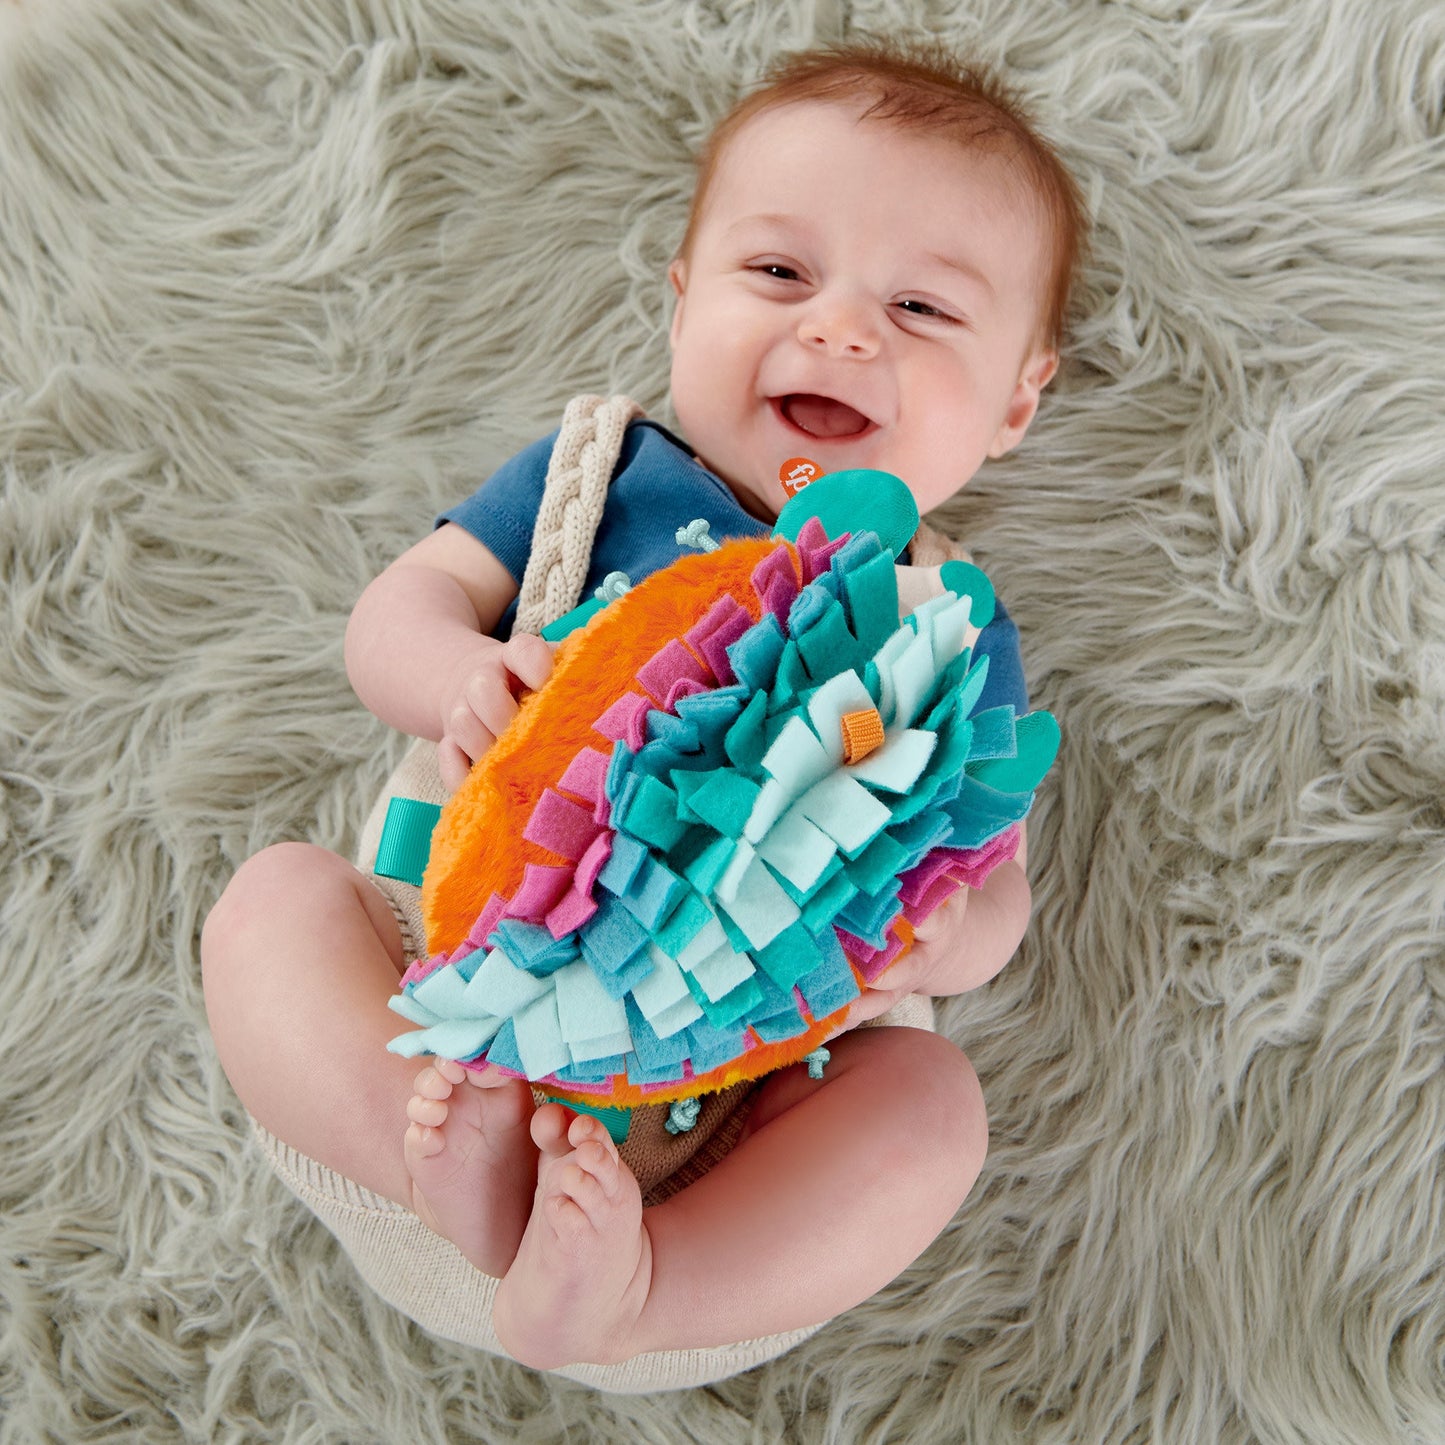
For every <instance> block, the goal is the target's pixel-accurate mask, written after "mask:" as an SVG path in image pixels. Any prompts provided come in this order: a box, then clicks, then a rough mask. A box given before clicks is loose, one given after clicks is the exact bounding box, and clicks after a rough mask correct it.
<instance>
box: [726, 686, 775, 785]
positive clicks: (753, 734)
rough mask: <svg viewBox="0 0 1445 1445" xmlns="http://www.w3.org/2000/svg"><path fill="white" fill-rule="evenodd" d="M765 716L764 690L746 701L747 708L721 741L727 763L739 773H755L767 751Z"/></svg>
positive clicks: (765, 700) (765, 699)
mask: <svg viewBox="0 0 1445 1445" xmlns="http://www.w3.org/2000/svg"><path fill="white" fill-rule="evenodd" d="M767 715H768V694H767V691H766V689H764V690H763V691H761V692H755V693H754V694H753V695H752V697H751V698H749V699H748V704H747V706H746V707H745V708H744V709H743V710H742V712H741V714H740V715H739V716H738V720H737V721H736V722H735V723H734V724H733V725H732V727H730V728H729V729H728V731H727V735H726V737H725V738H724V739H723V751H724V752H725V753H726V754H727V757H728V761H729V762H730V763H731V764H732V765H733V766H734V767H735V768H737V769H738V770H739V771H741V772H744V773H752V772H756V771H757V769H758V767H759V765H760V764H761V763H762V760H763V754H764V753H765V752H766V751H767V741H766V736H765V732H764V727H765V724H766V722H767Z"/></svg>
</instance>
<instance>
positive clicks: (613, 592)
mask: <svg viewBox="0 0 1445 1445" xmlns="http://www.w3.org/2000/svg"><path fill="white" fill-rule="evenodd" d="M630 591H632V578H630V577H629V576H628V575H627V573H626V572H609V573H608V574H607V575H606V576H605V577H604V578H603V579H602V581H601V582H600V583H599V584H598V587H597V590H596V591H595V592H594V593H593V594H592V595H593V596H594V597H595V598H596V599H597V600H598V601H599V602H600V603H602V604H603V606H606V605H607V603H609V602H616V601H617V599H618V598H619V597H621V596H622V594H623V593H624V592H630Z"/></svg>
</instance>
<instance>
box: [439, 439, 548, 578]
mask: <svg viewBox="0 0 1445 1445" xmlns="http://www.w3.org/2000/svg"><path fill="white" fill-rule="evenodd" d="M556 440H557V433H556V432H555V431H554V432H552V433H551V435H550V436H544V437H543V438H542V439H541V440H540V441H536V442H533V443H532V445H531V446H529V447H528V448H527V449H526V451H522V452H518V453H517V455H516V456H514V457H510V458H509V459H508V460H507V461H505V462H503V463H502V465H501V466H499V467H498V468H497V470H496V471H494V472H493V473H492V475H491V476H490V477H488V478H487V480H486V481H485V482H483V483H482V485H481V486H480V487H478V488H477V490H476V491H475V492H473V493H472V494H471V496H470V497H468V498H467V499H466V500H465V501H464V502H458V503H457V505H456V506H454V507H449V508H448V509H447V510H446V511H445V512H442V513H441V514H440V515H439V516H438V517H437V519H436V522H435V523H434V525H435V526H437V527H440V526H441V524H442V523H443V522H455V523H456V524H457V526H459V527H462V528H465V529H466V530H467V531H468V532H470V533H471V534H472V536H474V537H475V538H476V539H477V541H479V542H480V543H482V545H483V546H485V547H486V548H487V549H488V550H489V551H490V552H491V553H492V554H493V555H494V556H495V557H496V559H497V560H498V561H499V562H500V563H501V564H502V566H504V567H505V568H506V569H507V571H508V572H510V573H511V574H512V577H513V579H514V580H515V582H516V583H517V586H518V587H520V586H521V585H522V577H523V575H524V574H525V573H526V570H527V558H528V557H529V556H530V555H531V552H532V529H533V528H534V527H535V526H536V525H537V512H538V510H539V508H540V507H541V505H542V493H543V491H544V489H545V487H546V484H547V466H548V463H549V462H550V461H551V458H552V444H553V443H554V442H555V441H556Z"/></svg>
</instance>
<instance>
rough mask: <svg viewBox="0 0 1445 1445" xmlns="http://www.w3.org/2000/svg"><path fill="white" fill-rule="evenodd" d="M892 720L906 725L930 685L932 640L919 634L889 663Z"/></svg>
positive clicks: (925, 696) (932, 677) (911, 720)
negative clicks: (890, 667) (895, 659)
mask: <svg viewBox="0 0 1445 1445" xmlns="http://www.w3.org/2000/svg"><path fill="white" fill-rule="evenodd" d="M892 676H893V719H892V721H893V724H894V725H895V726H899V727H909V726H910V725H911V724H912V722H913V720H914V718H916V717H917V716H918V711H919V709H920V708H921V707H922V706H923V704H924V702H925V701H926V700H927V698H928V694H929V692H930V690H931V689H932V686H933V679H934V667H933V644H932V642H931V641H930V640H929V638H928V637H927V635H926V634H920V635H919V636H917V637H915V638H914V639H913V641H912V642H910V643H909V644H908V646H907V647H906V648H905V649H904V650H903V653H902V655H901V656H900V657H899V658H898V660H897V661H896V662H894V664H893V671H892Z"/></svg>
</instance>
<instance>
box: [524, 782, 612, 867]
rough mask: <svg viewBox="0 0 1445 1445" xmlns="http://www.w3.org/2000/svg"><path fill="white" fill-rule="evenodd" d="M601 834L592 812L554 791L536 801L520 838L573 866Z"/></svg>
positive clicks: (552, 789)
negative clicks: (565, 860) (564, 859)
mask: <svg viewBox="0 0 1445 1445" xmlns="http://www.w3.org/2000/svg"><path fill="white" fill-rule="evenodd" d="M599 831H600V828H599V825H598V824H597V822H596V821H595V820H594V819H593V817H592V810H591V809H590V808H584V807H582V806H581V805H580V804H577V803H572V802H569V801H568V800H567V799H566V798H564V797H563V796H562V795H561V793H559V792H557V791H556V790H555V789H554V788H548V789H546V790H545V791H544V792H543V794H542V796H541V797H540V798H538V799H537V806H536V807H535V808H533V809H532V816H531V817H530V818H528V819H527V826H526V827H525V828H524V829H523V830H522V837H524V838H525V839H526V840H527V842H529V843H536V844H538V845H539V846H541V847H543V848H546V849H548V850H549V851H550V852H553V853H555V854H557V856H558V857H559V858H566V859H568V860H569V861H571V862H573V863H575V862H576V861H577V859H579V858H580V857H581V856H582V855H583V854H584V853H585V852H586V851H587V848H588V846H589V844H590V843H591V842H592V840H593V839H594V838H595V837H596V836H597V834H598V832H599Z"/></svg>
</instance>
